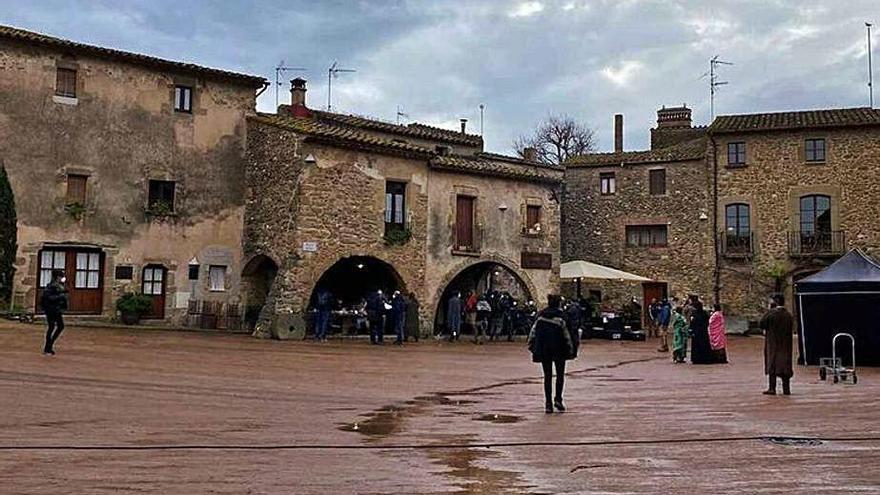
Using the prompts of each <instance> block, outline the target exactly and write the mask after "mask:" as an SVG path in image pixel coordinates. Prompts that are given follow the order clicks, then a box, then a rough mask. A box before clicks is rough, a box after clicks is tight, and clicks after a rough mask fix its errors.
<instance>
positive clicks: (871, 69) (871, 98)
mask: <svg viewBox="0 0 880 495" xmlns="http://www.w3.org/2000/svg"><path fill="white" fill-rule="evenodd" d="M872 25H873V24H871V23H870V22H866V23H865V27H866V28H868V101H869V102H870V103H871V108H874V67H873V66H872V65H871V26H872Z"/></svg>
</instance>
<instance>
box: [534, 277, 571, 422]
mask: <svg viewBox="0 0 880 495" xmlns="http://www.w3.org/2000/svg"><path fill="white" fill-rule="evenodd" d="M560 302H561V299H560V297H559V295H557V294H550V295H549V296H547V309H545V310H544V311H541V312H540V313H539V314H538V319H537V320H535V324H534V325H533V326H532V331H531V332H530V333H529V350H530V351H532V361H534V362H536V363H541V368H542V369H543V371H544V410H545V411H546V412H547V413H552V412H553V407H554V406H555V407H556V409H557V410H558V411H559V412H562V411H565V406H564V405H563V403H562V389H563V387H564V386H565V361H566V360H569V359H574V343H573V342H572V339H571V334H570V333H569V332H568V328H567V327H566V324H565V314H564V313H563V312H562V309H561V308H560V307H559V306H560ZM554 366H555V367H556V397H555V399H554V400H553V401H552V402H551V401H550V399H551V397H552V393H553V389H552V385H553V367H554Z"/></svg>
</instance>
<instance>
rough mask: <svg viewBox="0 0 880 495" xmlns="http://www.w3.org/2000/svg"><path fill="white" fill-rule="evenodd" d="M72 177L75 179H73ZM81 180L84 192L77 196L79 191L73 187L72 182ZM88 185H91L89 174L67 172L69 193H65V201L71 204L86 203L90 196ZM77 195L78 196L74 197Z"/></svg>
mask: <svg viewBox="0 0 880 495" xmlns="http://www.w3.org/2000/svg"><path fill="white" fill-rule="evenodd" d="M71 179H74V180H73V181H71ZM78 181H81V183H82V188H81V190H82V192H81V195H80V196H77V195H76V194H75V193H76V192H78V191H76V190H75V189H74V188H71V184H72V183H76V182H78ZM88 187H89V176H88V175H85V174H71V173H68V174H67V193H66V194H65V198H64V200H65V202H66V204H68V205H71V204H80V205H85V204H86V199H87V198H88V194H89V193H88ZM74 196H77V197H74Z"/></svg>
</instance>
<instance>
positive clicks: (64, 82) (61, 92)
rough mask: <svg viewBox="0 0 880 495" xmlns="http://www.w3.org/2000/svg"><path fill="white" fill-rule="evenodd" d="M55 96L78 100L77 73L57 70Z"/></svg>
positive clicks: (70, 70) (71, 70) (68, 70)
mask: <svg viewBox="0 0 880 495" xmlns="http://www.w3.org/2000/svg"><path fill="white" fill-rule="evenodd" d="M55 95H57V96H63V97H65V98H76V71H75V70H73V69H62V68H61V67H59V68H57V69H55Z"/></svg>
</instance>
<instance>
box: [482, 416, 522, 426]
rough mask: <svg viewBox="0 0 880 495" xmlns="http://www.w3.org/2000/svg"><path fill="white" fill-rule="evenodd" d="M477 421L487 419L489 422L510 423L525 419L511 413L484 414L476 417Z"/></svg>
mask: <svg viewBox="0 0 880 495" xmlns="http://www.w3.org/2000/svg"><path fill="white" fill-rule="evenodd" d="M474 420H475V421H487V422H489V423H498V424H510V423H519V422H520V421H522V420H523V418H522V417H521V416H511V415H509V414H483V415H482V416H477V417H476V418H474Z"/></svg>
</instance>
